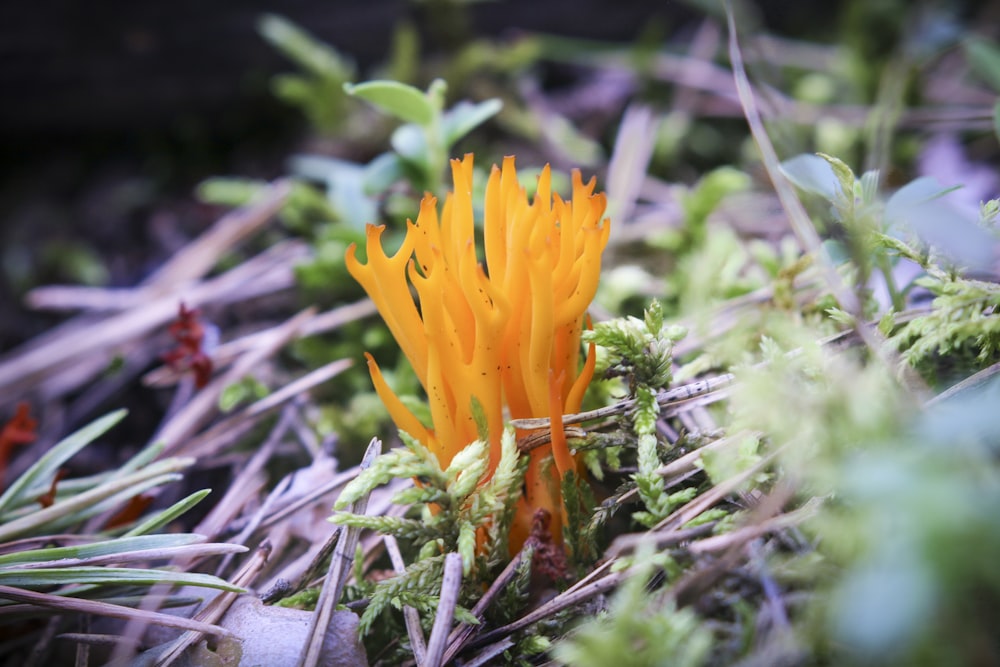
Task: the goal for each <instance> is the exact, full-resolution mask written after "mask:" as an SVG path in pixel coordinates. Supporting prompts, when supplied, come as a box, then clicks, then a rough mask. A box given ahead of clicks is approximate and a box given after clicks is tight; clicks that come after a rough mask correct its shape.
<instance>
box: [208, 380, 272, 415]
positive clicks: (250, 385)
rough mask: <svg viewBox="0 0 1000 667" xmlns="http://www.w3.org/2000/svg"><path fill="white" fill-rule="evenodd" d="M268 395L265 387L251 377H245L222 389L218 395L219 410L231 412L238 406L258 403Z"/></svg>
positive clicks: (268, 391)
mask: <svg viewBox="0 0 1000 667" xmlns="http://www.w3.org/2000/svg"><path fill="white" fill-rule="evenodd" d="M269 393H270V390H269V389H268V388H267V385H265V384H264V383H263V382H261V381H260V380H258V379H257V378H255V377H254V376H252V375H246V376H244V377H243V378H242V379H240V380H237V381H236V382H233V383H232V384H230V385H227V386H226V387H225V388H223V390H222V393H221V394H219V410H221V411H222V412H231V411H233V410H235V409H236V407H237V406H239V405H240V404H242V403H251V402H253V401H258V400H260V399H262V398H264V397H265V396H267V395H268V394H269Z"/></svg>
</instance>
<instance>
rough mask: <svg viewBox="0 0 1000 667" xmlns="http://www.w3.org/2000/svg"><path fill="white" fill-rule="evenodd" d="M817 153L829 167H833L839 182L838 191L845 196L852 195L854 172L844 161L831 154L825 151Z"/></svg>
mask: <svg viewBox="0 0 1000 667" xmlns="http://www.w3.org/2000/svg"><path fill="white" fill-rule="evenodd" d="M818 155H819V156H820V157H821V158H823V159H824V160H826V161H827V163H828V164H829V165H830V168H831V169H833V174H834V176H836V177H837V182H838V183H840V191H841V193H843V194H844V195H845V196H847V197H852V196H853V193H854V172H853V171H851V168H850V167H848V166H847V165H846V164H844V162H843V161H842V160H840V159H838V158H835V157H833V156H832V155H827V154H826V153H818Z"/></svg>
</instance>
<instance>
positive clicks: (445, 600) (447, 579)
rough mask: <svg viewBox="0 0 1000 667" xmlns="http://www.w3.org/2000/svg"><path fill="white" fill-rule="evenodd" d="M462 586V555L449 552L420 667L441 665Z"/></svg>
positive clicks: (439, 666) (438, 666) (445, 560)
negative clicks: (424, 657)
mask: <svg viewBox="0 0 1000 667" xmlns="http://www.w3.org/2000/svg"><path fill="white" fill-rule="evenodd" d="M461 587H462V556H461V554H457V553H450V554H448V555H447V556H445V557H444V576H443V577H442V578H441V596H440V597H439V598H438V608H437V616H435V617H434V627H432V628H431V637H430V639H429V640H428V641H427V659H426V661H425V662H424V663H423V665H421V667H441V665H442V664H443V663H442V661H441V658H442V657H444V649H445V646H446V645H447V643H448V634H449V631H450V630H451V624H452V623H453V622H454V620H455V607H456V606H457V605H458V592H459V589H460V588H461Z"/></svg>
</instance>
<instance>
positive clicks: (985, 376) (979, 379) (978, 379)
mask: <svg viewBox="0 0 1000 667" xmlns="http://www.w3.org/2000/svg"><path fill="white" fill-rule="evenodd" d="M997 373H1000V363H996V364H993V365H992V366H987V367H986V368H984V369H983V370H981V371H978V372H977V373H973V374H972V375H970V376H969V377H967V378H965V379H964V380H962V381H961V382H958V383H956V384H953V385H952V386H950V387H948V388H947V389H945V390H944V391H942V392H941V393H940V394H938V395H937V396H934V397H933V398H931V399H929V400H928V401H927V402H926V403H924V407H925V408H929V407H930V406H932V405H937V404H938V403H941V402H942V401H947V400H948V399H949V398H951V397H952V396H955V395H956V394H960V393H962V392H963V391H966V390H968V389H972V388H973V387H978V386H980V385H982V384H985V383H986V381H987V380H989V379H990V378H991V377H993V376H994V375H996V374H997Z"/></svg>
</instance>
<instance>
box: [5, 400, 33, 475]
mask: <svg viewBox="0 0 1000 667" xmlns="http://www.w3.org/2000/svg"><path fill="white" fill-rule="evenodd" d="M37 426H38V422H37V421H36V420H34V419H32V417H31V409H30V408H29V407H28V404H27V403H18V404H17V411H16V412H15V413H14V416H13V417H12V418H11V419H10V421H8V422H7V423H6V424H4V425H3V429H2V430H0V482H2V481H3V477H4V473H6V472H7V463H8V462H9V461H10V457H11V454H13V451H14V447H18V446H22V445H27V444H28V443H31V442H34V441H35V438H37V437H38V435H37V433H35V428H36V427H37Z"/></svg>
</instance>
